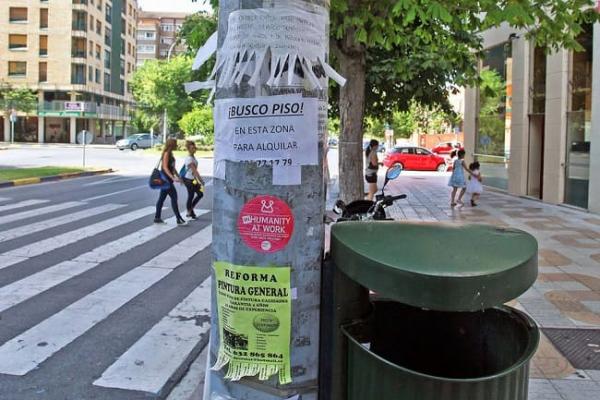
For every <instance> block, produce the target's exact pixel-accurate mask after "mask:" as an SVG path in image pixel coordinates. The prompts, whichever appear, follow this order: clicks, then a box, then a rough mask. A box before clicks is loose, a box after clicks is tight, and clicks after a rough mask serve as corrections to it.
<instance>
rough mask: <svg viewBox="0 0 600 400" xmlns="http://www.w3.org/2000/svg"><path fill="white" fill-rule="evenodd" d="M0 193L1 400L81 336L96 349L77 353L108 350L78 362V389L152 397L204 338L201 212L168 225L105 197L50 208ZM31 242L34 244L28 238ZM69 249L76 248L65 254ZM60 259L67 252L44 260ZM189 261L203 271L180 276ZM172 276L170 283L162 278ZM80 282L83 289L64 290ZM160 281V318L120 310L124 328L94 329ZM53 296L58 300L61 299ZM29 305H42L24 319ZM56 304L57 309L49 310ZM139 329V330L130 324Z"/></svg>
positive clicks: (207, 238)
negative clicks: (110, 335) (107, 336)
mask: <svg viewBox="0 0 600 400" xmlns="http://www.w3.org/2000/svg"><path fill="white" fill-rule="evenodd" d="M3 200H4V201H6V202H3V203H2V204H0V399H5V398H6V399H8V398H10V399H11V400H12V399H13V398H14V399H21V398H24V399H29V398H31V397H28V395H23V396H24V397H19V396H17V395H16V394H15V393H16V392H15V387H18V385H19V382H20V381H19V379H21V380H23V382H27V385H31V383H30V382H38V381H36V379H41V378H39V377H40V376H44V374H46V375H48V374H51V373H54V372H53V371H51V369H52V368H51V367H48V365H51V364H52V363H53V362H54V360H59V359H62V358H66V357H70V356H71V354H70V353H69V351H74V350H72V349H73V348H77V347H79V345H80V343H82V342H83V343H85V342H91V343H96V342H99V343H105V342H106V349H98V348H89V349H86V352H87V351H89V352H90V353H94V352H98V353H99V354H101V355H103V354H104V353H107V354H108V353H110V354H113V353H114V357H112V358H110V359H109V360H106V357H104V356H101V357H99V360H101V361H98V362H91V360H90V363H89V365H87V366H86V367H85V368H87V369H89V371H90V372H89V373H88V374H87V375H86V374H83V373H81V375H86V378H85V379H86V382H87V383H86V385H89V388H88V389H86V390H90V391H91V392H92V393H94V395H93V398H106V399H111V400H112V399H115V400H117V399H130V398H141V397H129V396H134V394H136V395H137V394H139V393H143V394H144V393H145V394H144V395H143V396H144V397H143V398H158V396H159V395H161V394H164V392H165V390H166V389H167V388H168V387H170V386H169V385H172V384H173V379H174V377H175V376H176V374H179V373H181V372H182V367H183V369H185V365H186V363H189V362H191V361H192V358H193V357H194V356H195V355H196V354H197V353H198V352H199V351H200V349H201V348H202V347H203V346H205V345H206V343H207V339H208V331H209V319H210V312H209V308H210V280H209V278H208V276H209V263H210V254H209V253H208V248H209V247H210V245H211V243H212V225H210V222H209V217H208V214H209V213H210V211H209V210H196V214H197V215H198V216H199V217H200V219H199V220H198V221H193V222H191V223H190V224H189V226H188V227H185V228H179V227H177V225H176V221H175V218H167V219H166V222H167V223H166V224H164V225H162V224H160V225H155V224H153V223H152V218H151V216H152V214H153V213H154V207H151V206H147V207H139V208H133V207H131V206H130V205H127V204H119V202H118V200H117V201H114V199H108V200H113V201H112V202H96V203H94V204H90V203H88V202H87V201H85V200H80V201H68V202H67V201H65V202H62V203H58V204H52V203H50V202H49V201H48V200H38V199H31V200H25V201H20V202H13V203H11V202H10V198H6V197H2V198H0V201H3ZM57 232H58V233H57ZM32 237H33V238H35V239H33V240H30V238H32ZM82 243H83V244H85V245H81V244H82ZM80 245H81V246H80ZM80 247H81V248H82V249H83V250H81V251H80V252H79V251H77V254H75V255H73V253H74V252H75V250H74V249H78V248H80ZM63 249H64V250H67V251H63ZM62 254H65V255H67V256H64V257H66V258H64V259H54V258H55V257H62V256H61V255H62ZM50 259H51V261H49V260H50ZM198 264H201V265H202V266H201V267H200V268H198V270H197V274H196V273H194V274H193V275H192V276H194V282H190V279H189V277H190V271H192V272H195V270H196V268H197V265H198ZM32 265H34V266H35V268H33V267H31V266H32ZM30 269H31V271H29V270H30ZM24 272H27V273H24ZM93 278H94V279H96V280H94V281H92V279H93ZM196 280H197V281H196ZM81 282H83V283H84V284H80V283H81ZM173 283H175V284H176V286H175V287H173V286H172V285H170V284H173ZM80 286H84V287H86V288H89V291H88V292H85V293H80V294H79V293H75V294H73V293H67V291H68V290H69V288H72V287H77V288H79V287H80ZM165 287H166V288H168V293H167V294H168V295H167V296H165V299H168V301H169V303H168V304H169V307H168V308H167V309H163V310H162V311H160V313H159V312H158V311H157V312H153V310H152V308H151V307H143V313H142V316H139V317H138V315H136V314H135V313H132V314H127V315H128V316H129V315H131V319H132V320H136V319H139V320H140V324H128V326H129V327H130V328H129V329H128V330H125V331H124V332H122V334H121V333H120V334H119V337H118V338H115V340H114V342H113V341H111V340H109V341H105V340H104V338H103V337H96V336H95V335H99V334H100V333H98V331H102V329H106V326H110V324H111V321H117V320H121V319H122V318H123V317H122V314H124V313H129V312H130V311H129V309H132V308H135V307H134V306H136V307H137V308H139V307H140V306H139V303H140V302H141V301H142V299H148V298H153V297H154V296H151V295H152V294H153V293H157V294H158V295H160V293H162V292H161V291H164V288H165ZM179 288H185V289H182V290H181V291H179ZM64 298H68V299H69V300H68V302H67V301H65V304H64V305H63V304H61V302H62V301H64V300H63V299H64ZM54 299H56V301H54ZM67 303H68V304H67ZM38 304H43V305H44V306H45V307H42V308H43V309H44V310H45V309H48V310H51V311H48V315H43V316H42V317H40V318H37V317H36V318H37V319H36V318H33V319H32V320H31V322H29V321H28V320H27V318H26V315H27V313H28V312H29V311H30V310H35V311H36V312H32V314H36V313H42V314H43V311H41V312H40V311H37V310H38V309H39V308H40V307H38ZM55 304H56V305H58V304H61V305H60V308H59V307H55ZM159 308H160V307H159ZM162 308H164V307H162ZM138 325H139V326H141V328H139V329H135V330H131V326H134V327H135V326H138ZM15 326H17V327H18V328H19V329H18V332H17V330H16V328H15ZM113 329H114V327H113ZM117 331H118V329H117ZM116 339H118V340H116ZM123 342H125V343H126V344H127V346H126V347H123V345H122V343H123ZM82 357H87V355H82ZM84 364H85V363H84ZM65 368H68V367H65ZM54 369H55V368H54ZM73 374H77V375H78V376H79V374H80V371H79V370H73ZM54 383H56V382H54ZM36 384H37V385H39V382H38V383H36ZM67 384H68V383H67ZM61 390H64V388H62V389H61ZM67 392H68V389H67ZM128 393H131V394H128ZM13 396H14V397H13ZM152 396H156V397H152ZM40 398H49V399H50V398H55V397H40ZM56 398H63V397H60V396H57V397H56ZM67 398H69V399H70V398H81V397H67ZM91 398H92V397H91Z"/></svg>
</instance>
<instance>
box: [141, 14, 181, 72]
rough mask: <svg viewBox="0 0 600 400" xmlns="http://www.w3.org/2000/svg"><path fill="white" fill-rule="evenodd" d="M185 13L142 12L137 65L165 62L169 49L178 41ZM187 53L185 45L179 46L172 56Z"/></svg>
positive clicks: (174, 49)
mask: <svg viewBox="0 0 600 400" xmlns="http://www.w3.org/2000/svg"><path fill="white" fill-rule="evenodd" d="M188 15H189V14H185V13H164V12H152V11H140V15H139V18H138V34H137V65H138V66H139V65H142V64H144V62H146V61H147V60H164V59H166V58H167V57H168V53H169V48H170V47H171V46H172V45H173V44H174V43H175V41H176V40H177V32H178V31H179V29H180V28H181V26H182V25H183V22H184V21H185V19H186V17H187V16H188ZM185 51H186V48H185V45H183V44H177V45H175V47H174V48H173V51H172V53H171V54H172V55H175V54H180V53H183V52H185Z"/></svg>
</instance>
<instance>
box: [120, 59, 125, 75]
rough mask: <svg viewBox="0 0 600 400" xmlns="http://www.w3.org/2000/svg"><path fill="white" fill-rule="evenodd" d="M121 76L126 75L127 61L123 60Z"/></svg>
mask: <svg viewBox="0 0 600 400" xmlns="http://www.w3.org/2000/svg"><path fill="white" fill-rule="evenodd" d="M120 66H121V75H125V61H123V60H121V65H120Z"/></svg>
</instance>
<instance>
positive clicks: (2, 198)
mask: <svg viewBox="0 0 600 400" xmlns="http://www.w3.org/2000/svg"><path fill="white" fill-rule="evenodd" d="M8 200H10V199H9V198H8V197H0V201H8Z"/></svg>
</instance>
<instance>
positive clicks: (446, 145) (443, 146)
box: [431, 142, 465, 155]
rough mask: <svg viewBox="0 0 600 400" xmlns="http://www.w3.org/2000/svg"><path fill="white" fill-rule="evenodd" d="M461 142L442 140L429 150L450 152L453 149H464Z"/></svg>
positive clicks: (437, 152)
mask: <svg viewBox="0 0 600 400" xmlns="http://www.w3.org/2000/svg"><path fill="white" fill-rule="evenodd" d="M464 149H465V148H464V147H463V145H462V143H460V142H443V143H440V144H438V145H437V146H435V147H434V148H433V149H431V151H432V152H433V153H435V154H443V155H446V154H450V153H452V151H453V150H464Z"/></svg>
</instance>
